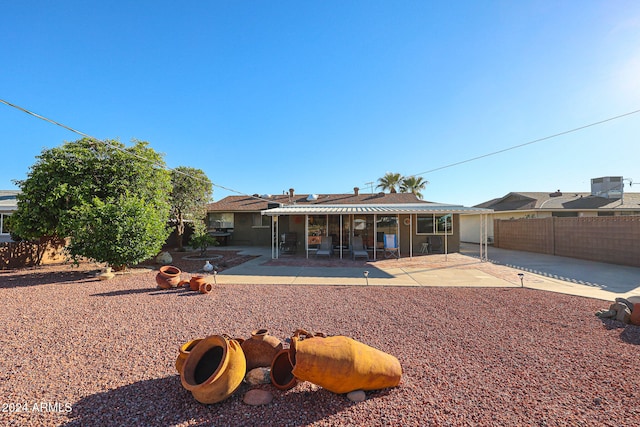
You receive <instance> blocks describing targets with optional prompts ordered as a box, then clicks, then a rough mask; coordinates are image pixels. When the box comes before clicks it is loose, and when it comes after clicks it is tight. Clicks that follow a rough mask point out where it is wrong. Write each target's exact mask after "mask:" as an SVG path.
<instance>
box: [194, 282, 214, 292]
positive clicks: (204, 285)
mask: <svg viewBox="0 0 640 427" xmlns="http://www.w3.org/2000/svg"><path fill="white" fill-rule="evenodd" d="M212 290H213V285H212V284H211V283H206V282H205V283H202V284H201V285H200V287H199V288H198V291H200V293H201V294H208V293H209V292H211V291H212Z"/></svg>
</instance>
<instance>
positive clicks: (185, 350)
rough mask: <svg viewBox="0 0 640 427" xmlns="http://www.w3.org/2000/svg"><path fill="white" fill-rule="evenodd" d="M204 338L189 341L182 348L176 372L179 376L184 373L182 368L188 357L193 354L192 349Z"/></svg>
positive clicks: (177, 360)
mask: <svg viewBox="0 0 640 427" xmlns="http://www.w3.org/2000/svg"><path fill="white" fill-rule="evenodd" d="M200 341H202V338H196V339H195V340H191V341H187V342H186V343H184V344H182V345H181V346H180V350H179V354H178V358H177V359H176V370H177V371H178V373H179V374H181V373H182V367H183V366H184V362H186V360H187V357H189V354H190V353H191V349H193V347H195V346H196V344H198V343H199V342H200Z"/></svg>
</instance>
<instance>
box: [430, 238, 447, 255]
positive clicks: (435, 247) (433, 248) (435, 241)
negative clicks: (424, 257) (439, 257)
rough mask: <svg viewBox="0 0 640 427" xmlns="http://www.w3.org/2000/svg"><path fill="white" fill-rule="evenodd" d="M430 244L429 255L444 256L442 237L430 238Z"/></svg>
mask: <svg viewBox="0 0 640 427" xmlns="http://www.w3.org/2000/svg"><path fill="white" fill-rule="evenodd" d="M427 241H428V243H429V253H430V254H442V253H444V250H443V248H442V237H440V236H429V237H428V238H427Z"/></svg>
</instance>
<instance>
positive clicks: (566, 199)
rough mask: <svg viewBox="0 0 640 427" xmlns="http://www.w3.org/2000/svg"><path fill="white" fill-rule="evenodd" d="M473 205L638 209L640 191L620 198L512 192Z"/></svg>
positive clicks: (506, 208)
mask: <svg viewBox="0 0 640 427" xmlns="http://www.w3.org/2000/svg"><path fill="white" fill-rule="evenodd" d="M474 207H477V208H486V209H493V210H494V211H496V212H498V211H523V210H594V209H598V210H600V209H606V210H610V209H615V210H621V209H624V210H638V211H640V193H624V197H623V199H622V201H621V199H607V198H605V197H598V196H592V195H591V193H574V192H568V193H567V192H559V191H556V192H554V193H546V192H512V193H509V194H507V195H506V196H504V197H502V198H498V199H493V200H489V201H487V202H484V203H480V204H479V205H476V206H474Z"/></svg>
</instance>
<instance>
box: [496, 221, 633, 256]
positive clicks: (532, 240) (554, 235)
mask: <svg viewBox="0 0 640 427" xmlns="http://www.w3.org/2000/svg"><path fill="white" fill-rule="evenodd" d="M494 236H495V240H494V245H495V246H496V247H498V248H504V249H512V250H520V251H528V252H537V253H545V254H550V255H559V256H566V257H571V258H580V259H586V260H591V261H599V262H607V263H612V264H621V265H630V266H634V267H640V217H639V216H613V217H578V218H559V217H553V218H539V219H538V218H536V219H518V220H495V221H494Z"/></svg>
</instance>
